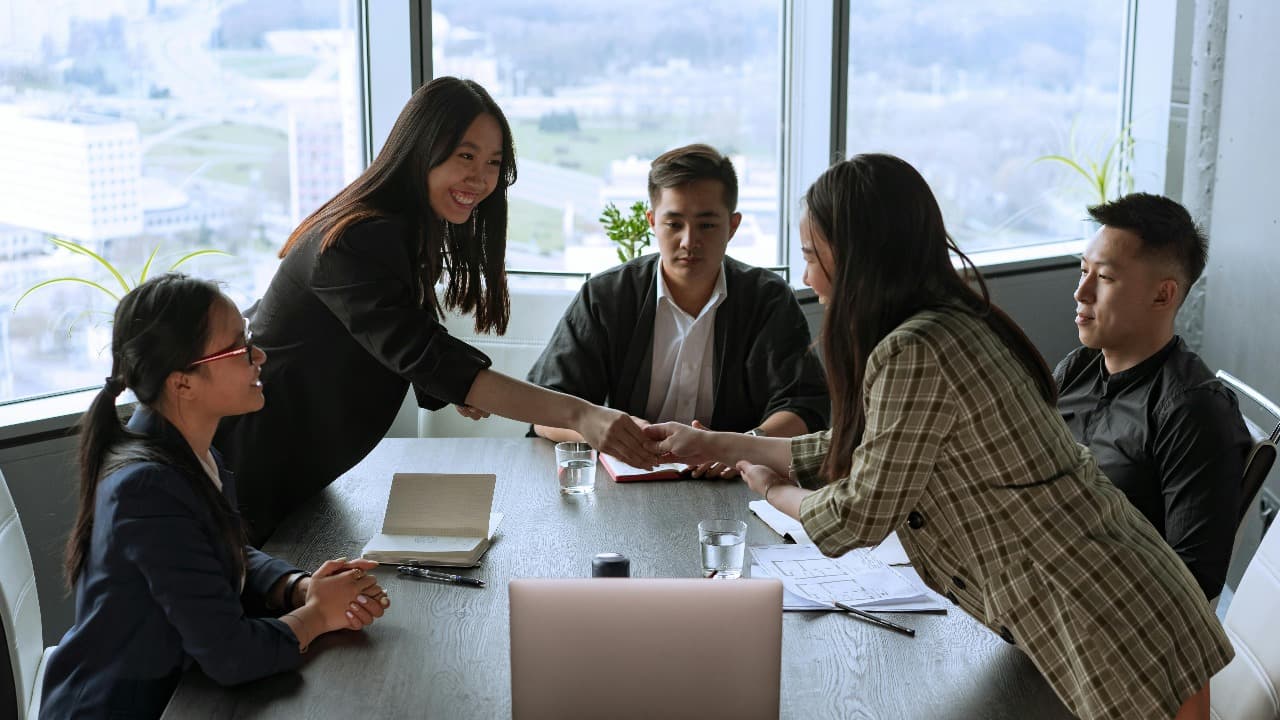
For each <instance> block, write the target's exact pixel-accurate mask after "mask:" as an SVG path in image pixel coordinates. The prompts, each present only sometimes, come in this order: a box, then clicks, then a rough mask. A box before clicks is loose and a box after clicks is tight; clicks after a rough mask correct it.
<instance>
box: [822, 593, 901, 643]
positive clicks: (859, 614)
mask: <svg viewBox="0 0 1280 720" xmlns="http://www.w3.org/2000/svg"><path fill="white" fill-rule="evenodd" d="M835 606H836V607H838V608H840V609H841V610H844V611H845V612H847V613H849V614H850V615H853V616H854V617H856V618H858V619H860V620H865V621H867V622H869V623H871V624H872V625H879V626H880V627H882V628H888V629H889V630H893V631H895V632H900V633H902V634H903V635H906V636H907V637H915V636H916V631H915V630H912V629H911V628H909V627H907V626H906V625H899V624H898V623H896V622H892V621H890V620H885V619H884V618H882V617H876V616H875V615H872V614H871V613H869V612H865V611H863V610H859V609H858V608H856V607H853V606H852V605H846V604H844V603H842V602H839V601H837V602H836V603H835Z"/></svg>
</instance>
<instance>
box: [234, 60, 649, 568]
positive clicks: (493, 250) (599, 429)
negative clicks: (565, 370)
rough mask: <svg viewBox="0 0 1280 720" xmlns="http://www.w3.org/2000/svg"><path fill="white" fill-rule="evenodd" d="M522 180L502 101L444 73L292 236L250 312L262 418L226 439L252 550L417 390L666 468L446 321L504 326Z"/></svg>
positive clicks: (628, 424) (427, 397)
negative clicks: (497, 367)
mask: <svg viewBox="0 0 1280 720" xmlns="http://www.w3.org/2000/svg"><path fill="white" fill-rule="evenodd" d="M515 179H516V166H515V149H514V147H513V145H512V140H511V128H510V127H509V126H508V125H507V120H506V117H505V116H504V115H503V114H502V110H501V109H500V108H499V107H498V105H497V103H495V102H494V101H493V98H491V97H489V94H488V93H487V92H485V90H484V88H482V87H480V86H479V85H477V84H476V83H474V82H472V81H470V80H459V79H457V78H452V77H441V78H437V79H435V80H432V81H431V82H430V83H427V84H426V85H424V86H423V87H421V88H419V89H418V91H417V92H415V93H414V94H413V97H411V98H410V99H409V102H408V104H406V105H405V107H404V109H403V110H402V111H401V113H400V117H399V118H397V119H396V122H395V125H394V126H393V127H392V128H391V133H390V135H389V136H388V137H387V141H386V143H385V144H384V146H383V148H382V151H381V152H379V153H378V157H377V158H376V159H374V161H373V162H372V163H371V164H370V165H369V167H368V169H366V170H365V171H364V172H363V173H362V174H361V175H360V177H358V178H356V180H355V181H354V182H352V183H351V184H350V185H348V186H347V187H346V188H345V189H343V190H342V191H341V192H339V193H338V194H337V195H335V196H334V197H333V198H332V199H331V200H329V201H328V202H326V203H325V204H324V205H322V206H320V208H319V209H318V210H316V211H315V212H314V213H312V214H311V216H310V217H308V218H307V219H306V220H304V221H303V222H302V224H301V225H299V226H298V228H297V229H296V230H294V231H293V234H292V235H290V237H289V240H288V242H287V243H285V246H284V248H283V249H282V250H281V251H280V257H281V258H283V262H282V263H281V264H280V268H279V270H278V271H277V272H276V275H275V277H274V278H273V279H272V280H271V285H270V287H268V288H267V292H266V294H265V295H264V296H263V298H262V301H261V303H259V305H258V307H257V309H256V310H254V311H252V317H251V321H252V324H253V332H254V336H255V338H256V339H257V340H258V342H259V343H261V345H262V347H263V349H265V350H266V351H267V352H268V353H270V355H271V357H272V362H271V364H270V365H268V366H267V367H266V368H265V369H264V370H263V380H264V381H265V385H266V393H267V396H268V397H267V406H266V409H265V410H264V411H263V412H260V413H255V414H253V415H242V416H238V417H233V418H228V419H227V420H225V421H224V422H223V423H222V428H221V429H220V430H219V433H218V438H217V442H216V444H217V446H218V447H219V448H220V449H221V450H222V451H223V452H224V453H226V456H227V460H228V462H229V463H230V466H231V468H232V469H233V470H235V471H236V472H237V473H238V474H239V475H240V477H241V479H242V480H243V483H242V485H243V492H242V493H241V496H240V509H241V512H242V513H244V516H245V519H246V520H247V521H248V522H249V525H250V533H251V540H252V541H253V542H254V543H255V544H258V543H260V542H262V541H264V540H265V539H266V538H267V537H268V536H269V535H270V534H271V532H272V531H273V530H274V529H275V526H276V525H277V524H278V523H279V521H280V520H281V519H282V518H283V517H284V516H285V515H286V514H288V512H289V511H290V510H291V509H292V508H294V507H295V506H296V505H297V504H298V503H300V502H301V501H303V500H305V499H306V498H308V497H310V496H311V495H313V494H315V493H316V492H318V491H319V490H321V489H323V488H324V487H325V486H326V485H328V484H329V483H331V482H333V481H334V480H335V479H337V477H338V476H339V475H341V474H342V473H344V472H346V471H347V470H348V469H350V468H351V467H352V466H353V465H355V464H356V463H357V462H359V461H360V460H361V458H363V457H364V456H365V455H367V454H368V453H369V451H370V450H372V449H373V447H374V446H375V445H377V444H378V441H379V440H381V439H382V438H383V436H385V435H386V433H387V430H388V429H389V428H390V427H391V423H392V422H393V421H394V419H395V416H396V413H397V412H398V411H399V409H400V406H401V405H402V404H403V402H404V398H405V393H406V391H407V390H408V388H409V386H410V385H412V386H413V389H414V391H415V395H416V397H417V401H418V404H419V405H420V406H421V407H423V408H426V409H429V410H437V409H440V408H442V407H444V406H445V405H447V404H450V403H452V404H453V405H455V406H457V408H458V411H459V412H461V413H462V414H464V415H467V416H468V417H472V418H473V419H479V418H481V417H484V416H486V415H488V414H489V413H495V414H498V415H501V416H503V417H508V418H511V419H513V420H518V421H522V422H528V423H535V424H538V425H547V426H551V427H567V428H573V429H575V430H577V431H578V432H580V433H581V434H582V435H583V437H585V438H586V440H587V442H589V443H591V445H592V446H593V447H596V448H597V449H599V450H601V451H603V452H607V453H610V454H612V455H615V456H617V457H619V458H621V459H623V460H624V461H626V462H628V463H630V464H632V465H636V466H641V467H649V466H651V465H652V464H654V463H656V462H657V446H656V445H655V444H654V443H653V442H652V441H650V440H648V439H647V438H646V437H645V436H644V434H643V433H642V432H641V431H640V429H639V426H638V425H637V424H636V422H634V421H633V420H632V419H631V418H630V417H629V416H627V415H626V414H625V413H622V412H619V411H617V410H611V409H607V408H603V407H599V406H596V405H592V404H591V403H588V402H586V401H584V400H581V399H579V398H576V397H573V396H571V395H566V394H564V393H558V392H555V391H552V390H547V389H544V388H541V387H538V386H536V385H532V384H529V383H526V382H523V381H521V380H516V379H514V378H511V377H508V376H506V375H502V374H500V373H497V372H494V371H492V370H489V369H487V368H488V367H489V365H490V361H489V358H487V357H486V356H485V355H484V354H483V353H481V352H479V351H478V350H476V349H475V348H472V347H471V346H469V345H467V344H466V343H463V342H462V341H460V340H458V339H456V338H454V337H452V336H451V335H449V333H448V332H447V331H446V330H445V329H444V326H443V325H442V324H441V320H442V319H443V313H444V311H446V310H455V311H460V312H463V313H471V314H473V315H474V316H475V327H476V331H477V332H490V331H492V332H496V333H498V334H502V333H503V332H505V331H506V328H507V320H508V316H509V315H510V301H509V298H508V295H507V275H506V268H505V265H504V263H505V258H506V247H507V186H509V185H510V184H511V183H513V182H515ZM437 284H439V285H442V286H443V287H442V292H441V294H440V295H441V297H440V299H437V295H436V286H437Z"/></svg>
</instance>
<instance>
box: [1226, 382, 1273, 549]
mask: <svg viewBox="0 0 1280 720" xmlns="http://www.w3.org/2000/svg"><path fill="white" fill-rule="evenodd" d="M1217 376H1218V379H1219V380H1221V381H1222V382H1223V383H1224V384H1225V385H1226V386H1227V387H1229V388H1231V389H1232V390H1234V391H1235V392H1236V393H1238V394H1240V395H1244V396H1245V397H1247V398H1248V399H1250V400H1252V401H1253V402H1254V403H1255V404H1257V405H1258V407H1260V408H1262V409H1263V410H1265V411H1266V412H1268V413H1270V414H1271V415H1272V417H1273V419H1274V420H1275V421H1276V425H1275V427H1274V428H1273V429H1272V430H1271V431H1270V432H1267V431H1266V430H1264V429H1263V428H1261V427H1259V426H1258V425H1257V424H1256V423H1254V422H1253V421H1252V420H1250V419H1249V418H1247V417H1246V418H1244V424H1245V427H1247V428H1249V434H1250V435H1251V436H1253V448H1252V449H1251V450H1250V451H1249V457H1248V459H1247V460H1246V461H1245V466H1244V477H1243V478H1241V483H1240V511H1239V515H1238V516H1237V518H1236V521H1237V522H1236V524H1237V525H1241V524H1243V523H1244V519H1245V516H1246V515H1247V514H1248V513H1249V509H1250V508H1252V507H1253V504H1254V501H1255V500H1256V499H1257V497H1258V493H1259V492H1260V491H1261V490H1262V484H1263V483H1264V482H1265V481H1266V479H1267V474H1268V473H1270V472H1271V466H1272V465H1273V464H1275V461H1276V443H1277V441H1280V406H1277V405H1276V404H1275V403H1274V402H1272V401H1271V400H1270V399H1268V398H1267V397H1266V396H1265V395H1263V394H1262V393H1260V392H1258V391H1257V390H1255V389H1253V388H1252V387H1250V386H1249V385H1248V384H1246V383H1245V382H1244V381H1242V380H1240V379H1239V378H1237V377H1235V376H1234V375H1232V374H1231V373H1229V372H1227V371H1225V370H1219V371H1218V373H1217Z"/></svg>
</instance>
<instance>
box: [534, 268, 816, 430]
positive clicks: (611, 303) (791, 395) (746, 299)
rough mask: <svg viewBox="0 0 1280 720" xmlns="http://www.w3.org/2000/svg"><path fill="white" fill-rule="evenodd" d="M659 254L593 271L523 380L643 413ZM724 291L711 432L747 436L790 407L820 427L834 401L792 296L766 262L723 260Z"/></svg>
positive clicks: (812, 425) (717, 326)
mask: <svg viewBox="0 0 1280 720" xmlns="http://www.w3.org/2000/svg"><path fill="white" fill-rule="evenodd" d="M658 262H659V255H658V254H657V253H654V254H652V255H646V256H644V257H641V258H638V259H635V260H632V261H631V262H628V263H626V264H624V265H620V266H618V267H615V268H612V269H610V270H606V271H605V272H602V273H600V274H599V275H595V276H593V277H592V278H591V279H590V280H588V281H587V282H586V283H584V284H583V286H582V289H581V290H580V291H579V292H578V295H577V297H575V298H574V299H573V302H572V303H571V304H570V305H569V308H568V309H567V310H565V313H564V317H562V318H561V319H560V324H559V325H558V326H557V327H556V330H555V333H554V334H553V335H552V336H551V340H550V341H549V342H548V343H547V347H546V349H545V350H543V351H542V355H541V357H539V358H538V361H537V362H536V363H534V365H533V369H531V370H530V371H529V382H531V383H534V384H536V385H542V386H543V387H547V388H551V389H552V390H559V391H560V392H564V393H568V394H570V395H576V396H577V397H580V398H582V399H584V400H586V401H588V402H592V403H595V404H597V405H605V404H607V405H608V406H609V407H612V408H616V409H618V410H622V411H623V412H626V413H628V414H630V415H634V416H636V417H640V418H645V419H646V420H650V421H653V420H656V418H651V417H648V418H646V417H645V415H646V406H647V405H648V402H649V376H650V375H651V374H652V372H653V323H654V316H655V314H656V311H657V305H658V285H657V281H658V279H657V273H658ZM724 274H725V286H726V288H727V290H728V293H729V294H728V297H726V298H725V301H724V302H723V303H722V304H721V305H720V307H719V309H718V310H716V322H715V329H714V340H713V342H714V352H713V354H714V359H713V362H714V363H715V367H714V369H713V371H712V383H713V385H714V389H713V396H714V398H715V401H714V410H713V412H712V419H711V427H712V429H714V430H726V431H731V432H745V431H747V430H750V429H751V428H754V427H756V426H758V425H760V423H761V422H763V421H764V420H765V418H767V417H769V416H770V415H772V414H774V413H776V412H778V411H780V410H789V411H791V412H793V413H795V414H796V415H798V416H799V417H800V419H801V420H803V421H804V424H805V426H806V427H807V428H808V430H809V432H817V431H818V430H823V429H825V428H826V427H827V423H828V419H829V418H830V416H831V400H830V398H829V397H828V395H827V383H826V379H825V378H824V376H823V372H822V365H821V364H820V363H819V362H818V356H817V354H815V353H814V351H813V349H812V347H811V343H810V340H809V325H808V323H807V322H806V321H805V318H804V312H803V311H802V310H801V309H800V303H799V302H797V301H796V296H795V292H794V291H792V289H791V288H790V287H789V286H788V285H787V283H786V281H784V280H783V279H782V278H780V277H778V276H777V275H776V274H775V273H773V272H771V271H769V270H765V269H764V268H758V267H752V266H750V265H746V264H744V263H741V262H738V261H737V260H734V259H733V258H729V257H726V258H725V259H724Z"/></svg>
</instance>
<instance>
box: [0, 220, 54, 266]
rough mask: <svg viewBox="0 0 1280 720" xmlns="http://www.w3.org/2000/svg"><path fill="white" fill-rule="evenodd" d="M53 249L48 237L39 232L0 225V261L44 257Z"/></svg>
mask: <svg viewBox="0 0 1280 720" xmlns="http://www.w3.org/2000/svg"><path fill="white" fill-rule="evenodd" d="M53 248H54V245H53V243H51V242H49V239H48V236H47V235H45V234H44V233H42V232H40V231H39V230H32V229H31V228H24V227H17V226H15V225H0V261H8V260H17V259H18V258H24V257H30V256H31V255H44V254H48V253H50V252H52V251H53Z"/></svg>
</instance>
